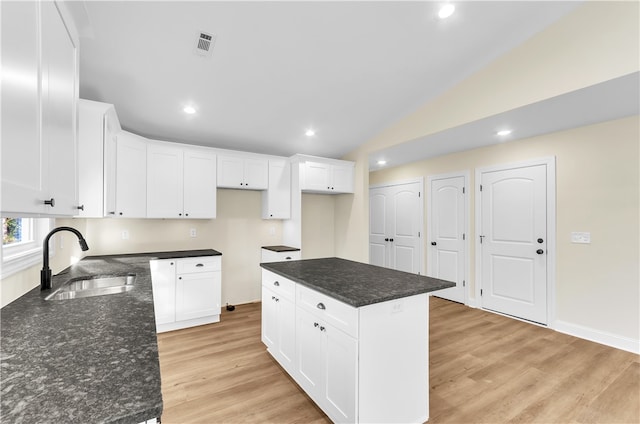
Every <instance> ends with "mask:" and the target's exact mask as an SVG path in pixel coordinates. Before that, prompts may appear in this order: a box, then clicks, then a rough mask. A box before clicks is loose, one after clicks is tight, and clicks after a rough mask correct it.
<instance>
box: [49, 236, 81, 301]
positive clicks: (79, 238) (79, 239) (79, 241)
mask: <svg viewBox="0 0 640 424" xmlns="http://www.w3.org/2000/svg"><path fill="white" fill-rule="evenodd" d="M64 230H66V231H71V232H72V233H73V234H75V235H76V236H77V237H78V243H80V249H82V251H83V252H86V251H87V250H89V246H87V241H86V240H85V239H84V237H83V236H82V233H80V231H78V230H76V229H75V228H72V227H58V228H54V229H53V230H51V231H50V232H49V234H47V236H46V237H45V238H44V242H43V245H42V271H40V290H48V289H50V288H51V269H49V239H50V238H51V236H52V235H54V234H55V233H57V232H58V231H64Z"/></svg>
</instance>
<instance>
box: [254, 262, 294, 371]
mask: <svg viewBox="0 0 640 424" xmlns="http://www.w3.org/2000/svg"><path fill="white" fill-rule="evenodd" d="M263 273H267V274H268V275H266V276H265V277H264V278H263V281H262V342H263V343H264V344H265V345H266V346H267V348H268V349H269V352H270V353H271V354H272V355H273V357H274V358H275V359H276V360H277V361H278V362H279V363H280V365H282V367H283V368H284V369H286V370H287V371H288V372H289V373H292V372H293V369H294V362H293V360H294V358H295V303H294V300H295V284H294V283H293V282H292V281H290V280H287V279H282V278H278V276H277V275H276V274H273V273H270V272H268V271H263Z"/></svg>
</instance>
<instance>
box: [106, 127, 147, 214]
mask: <svg viewBox="0 0 640 424" xmlns="http://www.w3.org/2000/svg"><path fill="white" fill-rule="evenodd" d="M114 148H115V154H114V152H113V150H112V149H114ZM107 149H108V150H107V153H106V155H107V158H108V160H113V158H115V166H114V165H113V164H110V163H108V164H107V171H108V176H107V184H109V182H110V181H115V193H113V191H112V190H113V187H108V188H109V192H108V193H107V216H115V217H118V218H145V217H146V216H147V139H146V138H144V137H140V136H139V135H136V134H133V133H130V132H127V131H122V132H120V133H119V134H118V136H117V137H116V138H115V146H114V144H113V143H112V142H109V144H108V145H107ZM114 168H115V169H114ZM111 170H115V172H114V174H115V176H111V174H110V173H111ZM114 200H115V202H114Z"/></svg>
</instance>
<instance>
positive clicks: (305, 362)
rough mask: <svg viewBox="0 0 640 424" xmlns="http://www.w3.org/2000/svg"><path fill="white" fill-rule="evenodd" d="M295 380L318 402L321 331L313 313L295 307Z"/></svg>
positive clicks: (320, 394)
mask: <svg viewBox="0 0 640 424" xmlns="http://www.w3.org/2000/svg"><path fill="white" fill-rule="evenodd" d="M295 315H296V340H295V345H296V359H295V364H296V366H295V373H294V377H295V378H296V381H297V382H298V384H300V386H302V388H303V389H304V391H305V392H307V394H308V395H309V396H311V398H312V399H314V400H315V401H316V402H318V403H319V400H320V399H322V395H323V386H324V381H323V365H324V360H323V355H324V353H323V348H322V345H323V338H324V337H323V333H322V331H321V330H320V323H319V322H318V320H317V319H315V318H314V316H313V315H311V314H310V313H308V312H307V311H305V310H304V309H301V308H296V313H295Z"/></svg>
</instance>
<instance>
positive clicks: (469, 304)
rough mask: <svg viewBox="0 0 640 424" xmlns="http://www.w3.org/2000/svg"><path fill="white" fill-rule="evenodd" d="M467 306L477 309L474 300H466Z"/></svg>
mask: <svg viewBox="0 0 640 424" xmlns="http://www.w3.org/2000/svg"><path fill="white" fill-rule="evenodd" d="M467 306H468V307H470V308H477V307H478V304H477V303H476V300H475V299H471V298H468V299H467Z"/></svg>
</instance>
